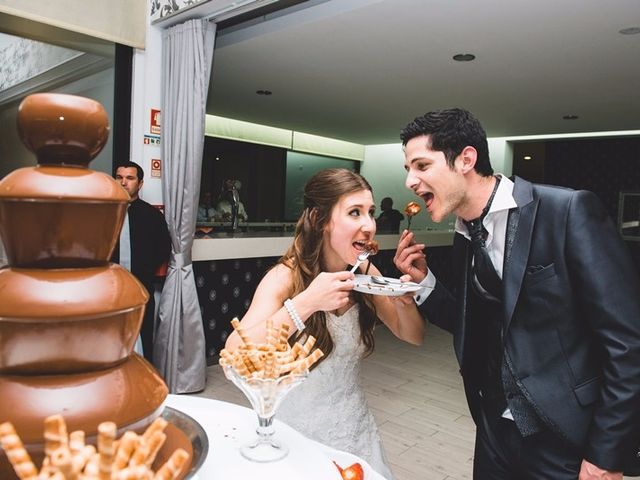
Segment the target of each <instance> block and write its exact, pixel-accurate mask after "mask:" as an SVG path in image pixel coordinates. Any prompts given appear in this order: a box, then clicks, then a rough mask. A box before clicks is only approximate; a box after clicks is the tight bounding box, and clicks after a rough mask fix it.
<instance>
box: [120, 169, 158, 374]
mask: <svg viewBox="0 0 640 480" xmlns="http://www.w3.org/2000/svg"><path fill="white" fill-rule="evenodd" d="M115 179H116V180H117V181H118V182H119V183H120V185H122V188H124V189H125V190H126V191H127V193H128V194H129V196H130V197H131V200H130V201H129V207H128V209H127V214H126V217H125V219H124V223H123V225H122V231H121V232H120V241H119V243H118V245H117V246H116V248H115V250H114V252H113V256H112V258H111V261H113V262H118V263H120V265H122V266H123V267H124V268H126V269H127V270H129V271H130V272H131V273H133V274H134V275H135V276H136V278H137V279H138V280H140V283H142V284H143V285H144V287H145V288H146V289H147V292H149V302H148V303H147V307H146V309H145V312H144V318H143V320H142V328H141V330H140V335H141V337H142V349H143V354H144V358H146V359H147V360H148V361H149V362H151V361H152V359H153V334H154V327H155V300H154V292H155V288H154V279H155V276H156V272H157V270H158V268H159V267H160V266H162V265H163V264H165V263H166V262H167V261H168V260H169V254H170V253H171V238H170V237H169V229H168V228H167V222H166V221H165V219H164V215H163V214H162V213H161V212H160V211H159V210H158V209H157V208H155V207H153V206H152V205H150V204H149V203H147V202H145V201H144V200H142V199H141V198H140V197H139V192H140V189H141V188H142V185H143V183H144V171H143V170H142V167H141V166H140V165H138V164H137V163H134V162H126V163H123V164H122V165H119V166H118V167H117V168H116V173H115Z"/></svg>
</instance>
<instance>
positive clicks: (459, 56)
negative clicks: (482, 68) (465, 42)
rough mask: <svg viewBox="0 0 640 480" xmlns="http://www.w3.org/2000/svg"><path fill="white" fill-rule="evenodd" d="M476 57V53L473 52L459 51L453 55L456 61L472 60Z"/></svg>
mask: <svg viewBox="0 0 640 480" xmlns="http://www.w3.org/2000/svg"><path fill="white" fill-rule="evenodd" d="M475 58H476V56H475V55H473V54H471V53H457V54H455V55H454V56H453V59H454V60H455V61H456V62H470V61H471V60H474V59H475Z"/></svg>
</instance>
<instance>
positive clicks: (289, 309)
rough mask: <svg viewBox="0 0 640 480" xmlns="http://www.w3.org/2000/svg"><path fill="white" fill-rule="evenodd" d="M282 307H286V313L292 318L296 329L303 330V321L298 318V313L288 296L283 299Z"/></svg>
mask: <svg viewBox="0 0 640 480" xmlns="http://www.w3.org/2000/svg"><path fill="white" fill-rule="evenodd" d="M284 308H286V309H287V313H288V314H289V316H290V317H291V320H293V324H294V325H295V326H296V328H297V329H298V331H299V332H301V331H303V330H304V322H303V321H302V319H301V318H300V315H298V312H297V310H296V307H295V306H294V305H293V302H292V301H291V299H290V298H287V299H286V300H285V301H284Z"/></svg>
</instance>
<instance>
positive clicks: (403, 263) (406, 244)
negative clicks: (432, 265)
mask: <svg viewBox="0 0 640 480" xmlns="http://www.w3.org/2000/svg"><path fill="white" fill-rule="evenodd" d="M423 250H424V244H421V243H416V241H415V238H414V237H413V232H410V231H409V230H405V231H403V232H402V235H400V240H399V241H398V248H396V254H395V256H394V257H393V263H394V264H395V266H396V268H397V269H398V270H400V273H403V274H404V275H409V276H410V277H411V280H413V281H414V282H416V283H420V282H422V280H424V277H426V276H427V272H428V271H429V270H428V268H427V259H426V256H425V254H424V251H423Z"/></svg>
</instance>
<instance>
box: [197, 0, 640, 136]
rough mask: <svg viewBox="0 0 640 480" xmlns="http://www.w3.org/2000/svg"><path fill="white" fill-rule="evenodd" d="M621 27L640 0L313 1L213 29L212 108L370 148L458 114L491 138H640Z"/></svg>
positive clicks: (631, 42) (631, 43) (630, 50)
mask: <svg viewBox="0 0 640 480" xmlns="http://www.w3.org/2000/svg"><path fill="white" fill-rule="evenodd" d="M629 27H640V3H639V2H638V0H616V1H615V2H602V0H562V1H558V0H538V1H531V0H510V1H508V2H505V1H504V0H483V1H473V0H318V1H312V0H310V1H307V2H303V3H301V4H298V5H295V6H293V7H289V8H287V9H285V10H281V11H279V12H274V13H270V14H268V15H265V16H262V17H260V18H258V19H254V20H250V21H248V22H245V23H243V24H240V25H234V26H231V27H226V28H222V29H220V30H219V32H218V36H217V39H216V50H215V54H214V66H213V72H212V78H211V83H210V93H209V98H208V101H207V111H208V113H210V114H213V115H220V116H224V117H230V118H234V119H238V120H245V121H249V122H254V123H260V124H264V125H269V126H274V127H281V128H287V129H291V130H297V131H301V132H306V133H312V134H316V135H322V136H327V137H332V138H337V139H341V140H347V141H352V142H356V143H361V144H369V145H370V144H382V143H396V142H398V141H399V140H398V133H399V131H400V129H401V128H402V127H403V126H404V125H405V124H406V123H407V122H408V121H410V120H412V119H413V118H414V117H416V116H418V115H420V114H422V113H424V112H426V111H429V110H432V109H437V108H447V107H453V106H458V107H463V108H466V109H468V110H470V111H472V112H473V113H474V114H475V115H476V116H477V117H478V118H479V119H480V121H481V122H482V123H483V125H484V127H485V129H486V131H487V134H488V136H490V137H503V136H520V135H546V134H558V133H575V132H600V131H611V130H637V129H640V34H636V35H622V34H620V33H619V30H621V29H624V28H629ZM458 53H471V54H473V55H475V56H476V59H475V60H474V61H472V62H456V61H454V60H453V59H452V57H453V55H455V54H458ZM257 90H270V91H272V92H273V94H272V95H269V96H265V95H257V94H256V91H257ZM564 115H577V116H578V119H576V120H564V119H563V118H562V117H563V116H564Z"/></svg>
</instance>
